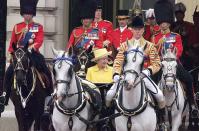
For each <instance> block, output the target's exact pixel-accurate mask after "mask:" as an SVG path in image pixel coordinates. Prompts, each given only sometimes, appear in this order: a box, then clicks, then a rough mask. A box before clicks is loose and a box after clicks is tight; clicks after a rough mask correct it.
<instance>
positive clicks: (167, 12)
mask: <svg viewBox="0 0 199 131" xmlns="http://www.w3.org/2000/svg"><path fill="white" fill-rule="evenodd" d="M154 7H155V8H154V11H155V16H156V21H157V23H158V24H159V26H160V29H161V32H160V33H159V34H157V35H156V36H155V39H154V40H155V41H154V43H155V44H156V47H157V49H158V51H159V53H160V50H161V48H162V46H164V47H165V49H168V48H172V47H176V48H177V58H178V66H177V78H178V79H179V80H180V81H182V82H183V83H185V85H186V88H187V95H188V102H189V104H190V105H191V109H192V110H193V111H194V112H195V113H196V111H197V110H196V107H195V100H194V95H193V93H194V90H193V86H192V83H193V78H192V76H191V75H190V74H189V72H188V71H186V70H185V69H184V68H183V66H182V65H181V63H180V60H179V58H180V57H181V55H182V51H183V46H182V40H181V36H180V35H179V34H177V33H173V32H171V31H170V29H169V27H170V25H171V24H172V23H173V21H174V18H173V8H172V4H171V3H170V2H169V1H167V0H164V1H162V0H160V1H158V2H156V4H155V6H154ZM160 55H161V53H160Z"/></svg>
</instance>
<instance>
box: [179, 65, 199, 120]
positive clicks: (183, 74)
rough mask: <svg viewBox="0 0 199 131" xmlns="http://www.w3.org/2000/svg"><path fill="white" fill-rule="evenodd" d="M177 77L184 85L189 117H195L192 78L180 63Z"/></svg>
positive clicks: (195, 109) (196, 112)
mask: <svg viewBox="0 0 199 131" xmlns="http://www.w3.org/2000/svg"><path fill="white" fill-rule="evenodd" d="M177 77H178V78H179V80H180V81H182V82H183V83H184V84H185V85H186V91H187V97H188V102H189V104H190V109H191V117H197V116H198V110H197V108H196V106H195V100H194V89H193V78H192V76H191V74H190V73H189V72H188V71H186V70H185V69H184V68H183V66H182V65H181V64H178V68H177Z"/></svg>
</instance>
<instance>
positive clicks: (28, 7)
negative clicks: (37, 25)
mask: <svg viewBox="0 0 199 131" xmlns="http://www.w3.org/2000/svg"><path fill="white" fill-rule="evenodd" d="M37 3H38V0H20V14H21V15H23V14H32V15H33V16H36V10H37Z"/></svg>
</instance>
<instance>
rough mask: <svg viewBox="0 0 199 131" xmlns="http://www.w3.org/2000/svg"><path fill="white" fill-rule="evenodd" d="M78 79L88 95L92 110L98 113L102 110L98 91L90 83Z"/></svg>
mask: <svg viewBox="0 0 199 131" xmlns="http://www.w3.org/2000/svg"><path fill="white" fill-rule="evenodd" d="M78 78H79V77H78ZM79 79H80V82H81V84H82V86H83V89H84V90H85V91H86V93H88V95H89V100H90V102H91V105H92V106H93V108H94V110H96V111H97V112H100V111H101V108H102V99H101V94H100V91H99V89H98V88H97V87H96V86H95V85H94V84H93V83H91V82H89V81H87V80H83V79H81V78H79Z"/></svg>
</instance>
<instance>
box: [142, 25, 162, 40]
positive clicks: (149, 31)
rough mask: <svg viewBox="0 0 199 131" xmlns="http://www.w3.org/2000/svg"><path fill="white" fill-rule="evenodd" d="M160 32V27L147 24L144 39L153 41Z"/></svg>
mask: <svg viewBox="0 0 199 131" xmlns="http://www.w3.org/2000/svg"><path fill="white" fill-rule="evenodd" d="M159 32H160V27H159V25H153V26H152V25H149V24H145V33H144V39H146V40H148V41H151V39H152V36H153V35H155V34H157V33H159Z"/></svg>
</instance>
